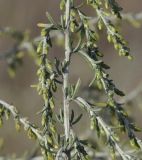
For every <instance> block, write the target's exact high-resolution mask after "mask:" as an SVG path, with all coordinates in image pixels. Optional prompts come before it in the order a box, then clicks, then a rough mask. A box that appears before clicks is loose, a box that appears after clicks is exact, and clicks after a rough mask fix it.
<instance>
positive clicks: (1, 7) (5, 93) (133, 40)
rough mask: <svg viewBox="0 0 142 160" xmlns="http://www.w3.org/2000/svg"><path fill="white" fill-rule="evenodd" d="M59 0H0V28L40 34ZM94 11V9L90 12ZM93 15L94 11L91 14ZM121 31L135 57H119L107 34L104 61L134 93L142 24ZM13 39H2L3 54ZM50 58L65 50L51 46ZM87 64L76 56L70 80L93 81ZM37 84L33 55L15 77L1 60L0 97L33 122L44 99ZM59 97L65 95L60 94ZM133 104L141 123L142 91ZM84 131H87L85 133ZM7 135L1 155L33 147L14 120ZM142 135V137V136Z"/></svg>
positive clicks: (127, 8)
mask: <svg viewBox="0 0 142 160" xmlns="http://www.w3.org/2000/svg"><path fill="white" fill-rule="evenodd" d="M58 3H59V0H54V1H53V0H42V1H41V0H34V1H29V0H24V1H21V0H0V28H2V27H7V26H9V27H13V28H15V29H17V30H20V31H25V30H28V31H29V32H30V35H31V37H36V36H38V35H39V34H40V30H39V28H38V27H37V23H39V22H43V23H46V22H47V18H46V16H45V12H46V11H48V12H50V13H51V15H52V16H53V17H54V19H55V20H59V17H58V15H59V8H58ZM119 3H120V5H121V6H123V8H124V10H123V12H132V13H138V12H142V1H141V0H135V1H128V0H123V1H122V0H119ZM88 12H92V11H88ZM91 14H92V13H91ZM121 31H122V33H123V35H124V37H125V38H126V40H128V42H129V46H130V48H131V54H132V55H133V56H134V60H133V61H128V60H127V58H125V57H119V56H118V55H117V54H116V52H115V51H114V49H113V46H112V45H110V44H108V42H107V41H106V38H104V37H105V34H104V35H103V34H102V35H101V37H102V39H101V42H100V46H101V51H102V52H103V54H104V55H105V56H104V61H105V63H106V64H109V65H110V66H111V69H110V70H109V73H111V74H110V76H111V78H112V79H113V80H114V82H115V84H116V85H117V86H118V88H120V89H121V90H123V91H124V92H125V93H126V94H129V93H131V92H132V91H133V90H134V89H135V88H137V87H138V88H139V87H140V86H141V83H142V27H141V28H138V29H136V28H134V27H132V26H131V25H130V24H128V23H123V24H122V30H121ZM13 43H14V42H13V41H12V40H11V39H9V38H1V39H0V54H1V53H3V52H5V50H8V49H9V48H11V47H12V45H13ZM51 55H52V56H51V58H54V57H55V56H57V57H63V55H64V53H63V52H62V51H61V50H60V49H59V48H54V49H52V52H51ZM88 69H89V68H88V66H87V65H86V63H84V62H82V61H81V60H80V59H79V58H78V57H73V62H72V64H71V69H70V70H71V76H70V81H71V82H76V80H77V79H78V77H81V79H83V81H82V84H83V86H85V85H87V84H88V82H90V80H91V78H92V76H91V71H90V70H88ZM35 83H37V77H36V67H35V64H34V62H33V59H32V58H29V56H25V57H24V62H23V66H22V67H19V68H18V70H17V74H16V77H15V78H10V77H9V75H8V73H7V65H6V63H5V61H0V99H3V100H5V101H7V102H9V103H12V104H14V105H15V106H16V107H17V108H18V109H19V111H20V113H22V115H23V116H26V117H29V119H30V120H31V121H33V122H34V121H37V123H38V116H37V115H36V112H38V111H39V110H40V108H41V107H42V100H41V98H40V97H39V96H38V94H37V92H36V90H35V89H33V88H31V87H30V85H32V84H35ZM59 96H62V94H61V93H59ZM138 101H139V103H135V105H133V108H132V111H133V117H134V118H135V120H136V122H137V123H138V124H139V126H140V127H142V125H141V120H142V118H141V117H142V116H141V114H142V112H139V111H140V110H142V106H141V95H140V94H139V96H138V98H137V102H138ZM79 130H81V131H82V134H83V133H84V134H85V133H86V132H85V130H86V129H85V128H83V127H82V128H79V129H78V131H79ZM83 131H84V132H83ZM1 137H4V143H5V144H4V147H3V149H2V150H0V155H4V154H9V155H11V154H14V153H16V154H18V155H21V154H23V153H24V152H25V151H26V150H28V149H30V148H31V147H32V146H33V145H34V143H33V141H32V140H31V141H29V140H27V136H26V135H25V134H24V133H23V132H22V133H20V134H19V133H17V132H16V131H15V128H14V124H13V120H12V119H10V120H9V121H6V122H5V125H4V126H3V127H2V128H1V129H0V138H1ZM141 137H142V136H141Z"/></svg>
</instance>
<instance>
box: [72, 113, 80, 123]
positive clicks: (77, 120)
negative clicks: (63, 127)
mask: <svg viewBox="0 0 142 160" xmlns="http://www.w3.org/2000/svg"><path fill="white" fill-rule="evenodd" d="M82 116H83V114H80V115H79V116H78V117H77V118H76V119H75V120H74V121H73V122H72V124H73V125H74V124H76V123H77V122H79V121H80V120H81V118H82Z"/></svg>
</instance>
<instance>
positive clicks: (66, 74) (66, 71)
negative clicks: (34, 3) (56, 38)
mask: <svg viewBox="0 0 142 160" xmlns="http://www.w3.org/2000/svg"><path fill="white" fill-rule="evenodd" d="M70 9H71V0H67V1H66V9H65V17H66V28H65V59H64V60H65V68H64V73H63V101H64V129H65V137H66V140H67V139H68V138H69V135H70V123H69V97H68V87H69V63H70V55H71V40H70Z"/></svg>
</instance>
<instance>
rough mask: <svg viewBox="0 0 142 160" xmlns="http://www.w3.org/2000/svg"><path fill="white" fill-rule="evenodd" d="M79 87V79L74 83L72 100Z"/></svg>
mask: <svg viewBox="0 0 142 160" xmlns="http://www.w3.org/2000/svg"><path fill="white" fill-rule="evenodd" d="M80 85H81V80H80V78H79V79H78V81H77V83H76V85H75V88H74V91H73V95H72V99H74V98H75V96H76V94H77V92H78V90H79V87H80Z"/></svg>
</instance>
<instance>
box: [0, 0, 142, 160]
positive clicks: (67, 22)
mask: <svg viewBox="0 0 142 160" xmlns="http://www.w3.org/2000/svg"><path fill="white" fill-rule="evenodd" d="M85 6H89V7H91V8H93V9H94V12H95V13H96V16H97V17H96V18H94V17H89V16H87V15H86V13H85V12H84V11H83V10H82V7H85ZM60 9H61V10H62V15H61V18H60V23H57V22H55V21H54V19H53V18H52V17H51V15H50V14H49V13H47V18H48V21H49V24H43V23H39V24H38V27H40V28H41V36H40V37H38V38H37V39H38V42H39V43H38V44H37V39H36V40H30V38H27V35H26V33H20V32H17V31H14V30H11V29H7V28H6V29H5V30H1V32H0V33H1V35H9V36H11V37H12V38H14V39H16V40H17V43H16V47H15V48H14V50H12V51H9V52H8V53H7V54H6V56H4V58H5V59H6V60H7V62H8V65H9V69H10V74H12V75H13V73H15V70H16V67H17V65H19V64H20V63H21V61H22V57H23V56H21V52H22V51H23V50H25V49H26V51H27V52H28V53H29V54H30V55H32V56H33V58H34V60H35V62H36V64H37V66H38V70H37V76H38V84H36V85H34V87H36V89H37V92H38V93H39V95H40V96H41V97H42V98H43V103H44V105H43V106H42V109H41V111H40V112H39V114H40V116H41V127H39V128H38V127H37V126H35V125H34V124H31V123H30V122H29V121H28V120H27V119H25V118H22V117H21V116H20V115H19V113H18V111H17V110H16V108H15V107H14V106H12V105H9V104H7V103H6V102H4V101H2V100H0V104H1V106H0V126H1V125H2V124H3V118H4V117H6V119H8V118H9V116H10V114H12V115H13V117H14V120H15V126H16V129H17V130H18V131H20V129H21V127H22V125H23V126H24V129H25V130H26V132H27V134H28V137H29V138H33V139H36V140H37V141H38V142H39V146H40V149H41V153H42V156H43V157H44V159H45V160H60V159H62V160H63V159H66V160H67V159H68V160H69V159H72V160H78V159H82V160H90V159H94V158H97V156H96V155H97V154H96V153H97V152H98V151H99V150H101V151H103V148H100V149H99V148H97V145H96V146H95V147H94V145H92V144H90V143H89V141H88V140H81V139H80V138H79V137H78V136H77V135H76V134H75V132H74V130H73V126H74V125H76V124H77V123H81V122H80V120H81V118H82V117H83V114H80V115H77V116H76V115H75V111H74V110H72V111H71V113H70V103H71V102H74V103H76V104H77V105H78V106H80V107H81V108H82V109H83V110H85V111H86V112H87V113H88V116H89V118H90V129H91V130H94V132H95V133H96V134H97V135H98V139H97V140H96V141H97V142H98V144H99V143H102V140H104V142H105V143H104V145H106V148H107V149H109V151H110V156H109V157H111V156H112V159H118V157H121V159H123V160H134V159H139V157H138V152H140V151H141V149H142V144H141V140H139V139H138V137H137V136H136V135H135V132H138V131H141V130H140V129H139V128H138V127H137V126H136V124H134V122H132V121H131V120H130V118H129V116H128V114H127V113H126V111H125V110H124V108H123V104H120V103H118V102H117V101H116V99H115V95H118V96H124V95H125V94H124V93H123V92H122V91H121V90H119V89H118V88H117V86H116V85H115V84H114V82H113V80H112V79H111V78H110V76H109V74H108V73H107V70H108V69H109V68H110V67H109V66H108V65H107V64H105V63H104V62H103V58H102V57H103V54H102V53H101V52H100V49H99V47H98V38H99V32H98V30H102V29H104V28H105V30H106V33H107V39H108V42H110V43H112V44H113V45H114V48H115V49H116V50H117V51H118V54H119V55H120V56H126V57H127V58H128V59H130V60H131V59H132V56H131V55H130V49H129V47H128V46H127V42H126V41H125V39H124V38H123V36H122V35H121V33H120V32H119V30H118V29H117V25H116V23H115V22H116V21H120V20H121V19H122V18H123V17H124V19H125V20H127V21H129V22H130V23H132V24H133V25H135V26H139V25H140V21H141V19H140V18H139V17H140V16H138V14H137V15H135V16H134V15H132V14H124V15H123V14H121V13H120V11H121V10H122V8H121V7H120V6H119V5H118V3H117V2H116V1H115V0H106V1H103V0H87V1H85V2H84V1H83V3H81V4H80V5H79V6H76V5H75V2H74V0H61V2H60ZM94 22H95V23H94ZM55 31H56V32H57V33H58V34H57V35H56V36H57V37H58V36H59V34H61V35H62V36H63V37H64V38H63V43H64V44H65V45H64V46H65V47H64V49H65V58H64V60H63V61H61V60H60V59H57V58H55V61H54V62H51V60H49V53H50V49H51V48H52V47H53V45H55V44H54V41H53V40H54V38H57V37H53V33H55ZM74 39H77V40H78V42H77V41H74ZM33 53H36V55H35V54H33ZM76 55H79V56H80V57H83V58H84V59H85V60H86V61H87V63H88V65H89V66H90V67H91V69H92V74H93V75H94V77H93V79H92V81H91V82H90V84H89V87H90V88H91V87H94V86H95V89H99V90H101V91H103V92H104V94H105V96H106V97H107V98H106V99H107V100H106V101H105V102H96V100H95V99H94V101H93V102H90V101H89V98H87V97H86V99H85V98H82V97H80V96H78V94H79V89H80V86H81V80H80V79H78V81H77V82H76V84H69V75H70V72H69V66H70V63H71V61H72V59H71V57H72V56H76ZM9 59H10V60H9ZM59 86H62V90H63V102H62V105H63V106H61V108H60V113H59V114H58V115H57V114H56V113H55V111H54V108H55V98H54V95H55V93H56V92H57V91H58V90H59ZM57 103H58V105H59V104H60V102H57ZM108 112H109V113H110V115H111V116H108V117H107V119H108V121H105V119H104V115H106V116H107V113H108ZM102 113H103V114H102ZM55 117H56V118H55ZM58 123H60V124H61V125H62V126H63V127H64V133H63V134H61V133H59V132H58V130H57V124H58ZM115 128H116V129H115ZM122 132H124V133H126V135H127V137H128V141H129V142H130V144H131V149H133V150H134V151H133V152H132V153H129V152H127V151H125V150H124V148H123V147H122V146H121V134H122ZM129 147H130V146H129ZM88 151H92V152H93V154H92V155H90V152H88ZM107 151H108V150H107ZM107 158H108V157H107V156H106V157H104V159H107Z"/></svg>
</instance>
